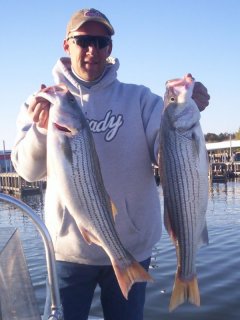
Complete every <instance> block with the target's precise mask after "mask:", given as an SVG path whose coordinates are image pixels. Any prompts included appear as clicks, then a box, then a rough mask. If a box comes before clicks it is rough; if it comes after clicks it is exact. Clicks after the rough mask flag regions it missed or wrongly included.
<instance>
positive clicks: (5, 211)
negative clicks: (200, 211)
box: [0, 180, 240, 320]
mask: <svg viewBox="0 0 240 320" xmlns="http://www.w3.org/2000/svg"><path fill="white" fill-rule="evenodd" d="M159 196H160V200H161V203H163V202H162V190H161V187H159ZM23 200H24V201H25V202H26V203H27V204H28V205H30V206H31V207H32V208H33V209H34V210H35V211H36V212H37V214H38V215H40V217H43V196H41V195H34V196H27V197H25V198H23ZM207 223H208V231H209V239H210V244H209V246H205V247H202V248H201V249H200V250H199V251H198V256H197V273H198V282H199V289H200V293H201V306H200V307H195V306H192V305H190V304H184V305H182V306H180V307H178V308H177V309H176V310H175V311H173V312H171V313H169V312H168V304H169V301H170V297H171V292H172V286H173V282H174V275H175V270H176V254H175V248H174V247H173V245H172V242H171V241H170V239H169V237H168V235H167V233H166V231H165V230H164V231H163V236H162V239H161V240H160V241H159V243H157V245H156V246H155V248H154V250H153V255H152V262H151V268H150V273H151V275H152V277H153V278H154V279H155V281H154V283H151V284H148V286H147V295H146V304H145V316H144V319H146V320H157V319H159V320H193V319H194V320H226V319H231V320H238V319H240V181H239V180H235V181H229V182H228V183H227V184H213V185H212V186H211V185H210V186H209V204H208V211H207ZM0 225H1V226H6V225H7V226H9V225H12V226H16V227H18V228H19V230H20V231H21V238H22V240H23V245H24V249H25V254H26V257H27V263H28V266H29V271H30V274H31V277H32V282H33V285H34V289H35V293H36V297H37V300H38V303H39V307H40V310H41V312H42V310H43V306H44V300H45V278H46V267H45V256H44V250H43V245H42V240H41V237H40V236H39V235H38V232H37V231H36V230H35V227H34V225H33V224H32V222H31V221H29V220H28V218H27V217H26V216H25V215H24V214H23V213H22V212H20V211H19V210H18V209H16V208H13V207H12V206H11V205H8V204H4V203H3V202H0ZM99 301H100V300H99V290H98V289H97V290H96V293H95V297H94V301H93V304H92V308H91V316H96V317H101V316H102V313H101V307H100V303H99ZM123 320H124V319H123ZM133 320H134V319H133Z"/></svg>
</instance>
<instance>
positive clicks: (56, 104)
mask: <svg viewBox="0 0 240 320" xmlns="http://www.w3.org/2000/svg"><path fill="white" fill-rule="evenodd" d="M37 96H40V97H42V98H45V99H46V100H48V101H49V102H50V104H51V106H50V111H49V125H50V126H51V127H52V128H53V129H54V130H57V131H61V132H62V133H65V134H67V135H69V136H74V135H76V134H77V133H78V132H79V131H80V130H82V129H83V128H84V127H85V126H86V119H85V117H84V115H83V112H82V110H81V108H80V106H79V105H78V103H77V100H76V99H75V97H74V96H73V94H72V93H71V92H70V91H69V90H68V88H67V86H66V85H64V84H60V85H56V86H51V87H47V88H44V89H42V90H41V91H39V92H38V94H37Z"/></svg>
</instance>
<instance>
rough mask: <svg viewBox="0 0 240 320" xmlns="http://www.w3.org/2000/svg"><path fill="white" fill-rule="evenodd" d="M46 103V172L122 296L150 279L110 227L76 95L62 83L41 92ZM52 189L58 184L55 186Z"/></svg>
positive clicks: (108, 203) (92, 147)
mask: <svg viewBox="0 0 240 320" xmlns="http://www.w3.org/2000/svg"><path fill="white" fill-rule="evenodd" d="M38 96H40V97H43V98H45V99H47V100H48V101H50V103H51V106H50V111H49V121H48V133H47V170H48V174H49V173H50V174H55V176H56V179H57V181H58V184H59V186H60V192H61V201H62V202H63V203H64V205H65V206H66V208H67V209H68V211H69V213H70V214H71V215H72V217H73V218H74V219H75V222H76V224H77V226H78V228H79V230H80V232H81V234H82V236H83V238H84V240H85V241H86V242H87V243H88V244H91V243H95V244H97V245H99V246H101V247H102V248H103V249H104V250H105V252H106V253H107V255H108V256H109V258H110V260H111V263H112V266H113V268H114V272H115V275H116V277H117V280H118V283H119V286H120V288H121V291H122V293H123V295H124V297H125V298H126V299H127V298H128V292H129V290H130V288H131V286H132V285H133V284H134V283H135V282H145V281H152V278H151V277H150V275H149V274H148V273H147V272H146V270H145V269H144V268H143V267H142V266H141V265H140V264H139V263H138V262H137V261H136V260H135V259H134V258H133V257H132V255H131V254H130V253H129V252H128V251H127V250H126V249H125V248H124V247H123V245H122V243H121V241H120V239H119V236H118V234H117V232H116V229H115V225H114V214H115V207H114V205H113V204H112V202H111V199H110V197H109V195H108V193H107V191H106V189H105V187H104V183H103V178H102V174H101V168H100V163H99V159H98V156H97V152H96V149H95V144H94V140H93V136H92V133H91V131H90V128H89V125H88V122H87V120H86V119H85V117H84V114H83V112H82V110H81V108H80V107H79V105H78V104H77V101H76V99H75V97H74V96H73V95H72V94H71V93H70V91H68V89H67V87H66V86H65V85H59V86H53V87H49V88H46V89H43V90H42V91H40V92H39V93H38ZM56 187H57V186H56Z"/></svg>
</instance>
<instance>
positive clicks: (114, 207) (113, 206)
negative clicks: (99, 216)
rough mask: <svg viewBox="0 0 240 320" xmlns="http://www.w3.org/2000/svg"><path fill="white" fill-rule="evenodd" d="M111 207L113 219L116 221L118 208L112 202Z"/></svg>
mask: <svg viewBox="0 0 240 320" xmlns="http://www.w3.org/2000/svg"><path fill="white" fill-rule="evenodd" d="M111 207H112V215H113V219H114V221H115V218H116V215H117V208H116V206H115V204H114V203H113V202H112V201H111Z"/></svg>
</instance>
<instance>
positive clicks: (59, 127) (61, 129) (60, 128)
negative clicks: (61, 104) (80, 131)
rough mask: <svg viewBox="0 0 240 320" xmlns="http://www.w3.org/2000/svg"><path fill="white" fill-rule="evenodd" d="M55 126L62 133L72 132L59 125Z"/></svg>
mask: <svg viewBox="0 0 240 320" xmlns="http://www.w3.org/2000/svg"><path fill="white" fill-rule="evenodd" d="M54 126H55V127H56V128H57V129H58V130H60V131H64V132H71V131H70V130H69V129H68V128H67V127H63V126H60V125H59V124H57V123H54Z"/></svg>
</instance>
